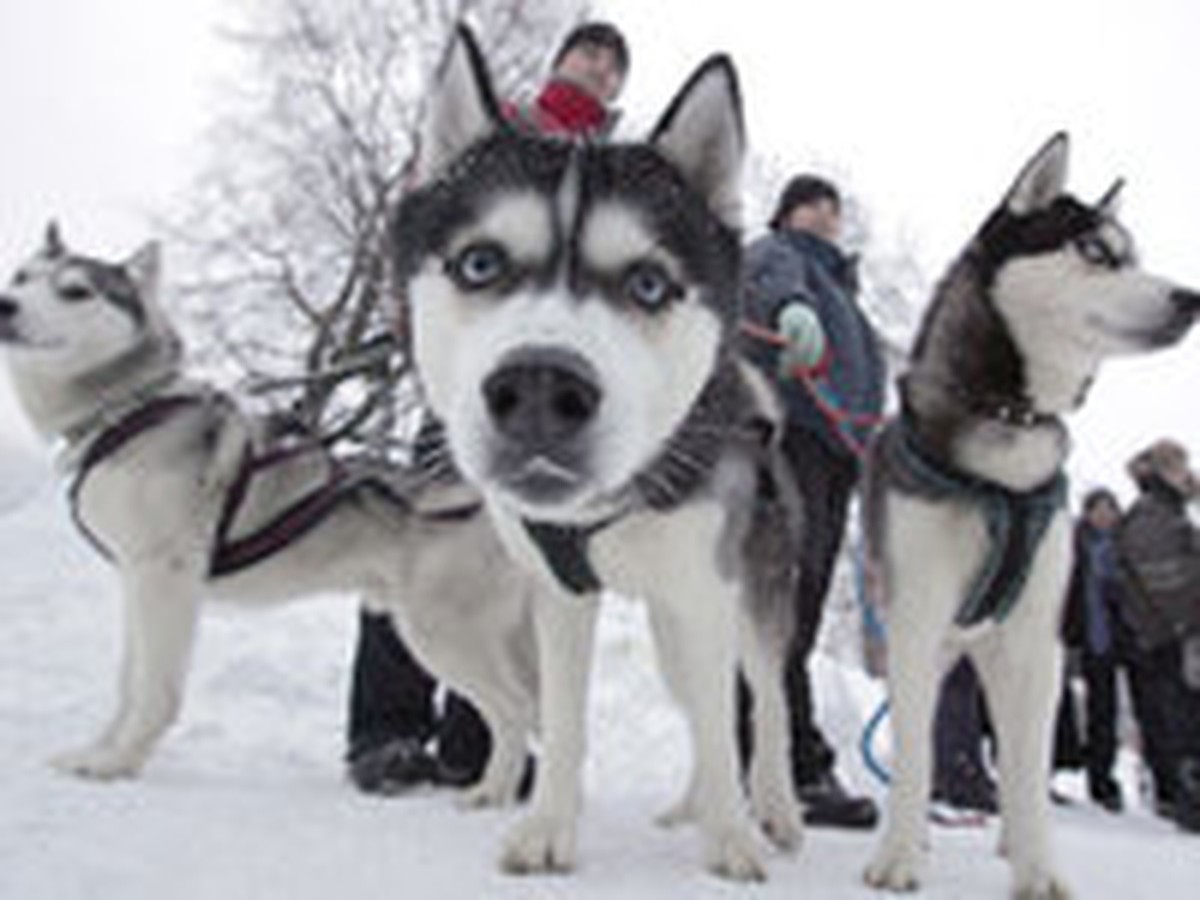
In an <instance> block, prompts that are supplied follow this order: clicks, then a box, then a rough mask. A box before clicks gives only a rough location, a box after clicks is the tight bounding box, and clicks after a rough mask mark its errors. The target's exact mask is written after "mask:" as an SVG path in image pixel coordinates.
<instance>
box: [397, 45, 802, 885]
mask: <svg viewBox="0 0 1200 900" xmlns="http://www.w3.org/2000/svg"><path fill="white" fill-rule="evenodd" d="M742 144H743V134H742V121H741V109H740V102H739V98H738V93H737V85H736V78H735V74H734V70H733V67H732V65H731V63H730V62H729V60H728V59H726V58H724V57H714V58H712V59H710V60H709V61H708V62H706V63H705V64H704V65H702V66H701V67H700V68H699V69H698V70H697V71H696V73H695V74H694V75H693V76H692V78H691V79H690V80H689V81H688V82H687V84H686V85H685V86H684V87H683V89H682V90H681V91H680V93H679V94H678V95H677V96H676V97H675V99H674V101H673V102H672V103H671V104H670V106H669V107H668V109H667V111H666V113H665V114H664V115H663V116H662V118H661V120H660V121H659V123H658V125H657V127H656V128H655V129H654V131H653V133H652V136H651V137H650V138H649V140H648V141H646V142H645V143H630V144H616V145H604V146H600V145H594V144H583V145H580V144H571V143H567V142H562V141H555V140H551V139H545V138H539V137H535V136H530V135H528V134H521V133H518V132H517V131H516V130H515V129H513V128H511V127H509V126H508V125H507V124H506V123H505V122H504V121H503V119H502V117H501V116H500V114H499V112H498V106H497V103H496V98H495V96H494V94H493V92H492V88H491V86H490V82H489V79H488V75H487V72H486V69H485V66H484V63H483V60H482V58H481V56H480V54H479V52H478V50H477V49H476V47H475V45H474V43H473V41H472V39H471V37H470V35H469V34H468V33H466V32H465V31H464V32H460V34H459V35H458V37H457V39H456V41H455V42H454V44H453V46H452V48H451V50H450V52H449V53H448V56H447V59H446V62H445V65H444V67H443V69H442V72H441V76H440V79H439V81H438V84H437V87H436V90H435V94H434V96H433V97H432V106H431V118H430V127H429V131H428V133H427V134H426V136H425V142H424V145H423V150H422V153H423V158H424V164H425V184H424V187H422V188H421V189H420V190H418V191H417V192H415V193H414V194H412V195H410V196H409V197H408V198H406V200H405V201H404V202H403V203H402V204H401V206H400V208H399V209H398V210H397V213H396V217H395V223H396V224H395V229H394V244H395V273H396V276H397V280H398V286H399V290H400V292H401V294H402V295H403V296H404V297H406V298H407V300H408V302H409V303H410V305H411V315H412V319H411V321H412V324H413V335H414V336H413V343H414V358H415V360H416V363H417V367H418V370H419V373H420V377H421V379H422V382H423V384H424V387H425V389H426V393H427V399H428V401H429V403H430V405H431V407H432V408H433V410H434V411H435V412H436V414H437V415H438V416H439V417H440V419H441V420H442V422H443V423H444V425H445V429H446V434H447V440H448V442H449V445H450V449H451V451H452V455H453V458H454V460H455V462H456V464H457V465H458V466H459V467H460V468H461V470H462V472H463V474H464V476H465V477H466V478H467V479H468V481H470V482H472V483H473V484H474V485H476V486H477V487H478V488H479V489H480V490H481V491H482V492H483V494H484V496H485V499H486V502H487V505H488V508H489V511H490V513H491V514H492V517H493V520H494V521H495V522H496V524H497V526H498V530H499V532H500V534H501V537H502V539H503V540H504V541H505V543H506V545H507V546H508V547H509V548H510V549H511V551H512V552H513V553H514V554H515V556H516V557H517V558H518V559H519V560H520V561H521V562H522V563H523V564H524V565H525V566H527V567H529V568H530V569H531V570H533V571H535V572H537V573H539V575H540V576H542V577H544V579H545V580H546V582H547V583H548V584H551V585H553V586H554V592H553V594H546V595H539V598H538V601H537V602H536V603H535V615H534V619H535V625H536V629H537V644H538V652H539V671H540V673H541V681H540V685H541V695H540V698H541V699H540V703H539V709H540V710H541V712H542V718H541V722H542V739H543V754H542V758H541V764H540V768H539V772H538V780H537V784H536V787H535V790H534V795H533V800H532V809H531V810H530V812H529V813H528V815H527V816H526V817H525V818H524V820H523V821H521V822H520V823H519V824H518V825H517V827H516V828H515V830H514V831H513V832H512V834H511V835H510V837H509V840H508V841H507V844H506V848H505V852H504V855H503V865H504V867H505V868H506V869H508V870H510V871H516V872H537V871H546V870H560V869H568V868H570V867H572V866H573V864H574V862H575V849H576V848H575V829H576V820H577V816H578V812H579V808H580V799H581V798H580V790H581V785H580V767H581V763H582V760H583V756H584V744H585V734H584V732H585V728H584V714H585V705H586V693H587V681H588V673H589V669H590V665H591V656H592V640H593V626H594V622H595V617H596V609H597V596H598V593H599V591H600V589H601V587H605V588H612V589H613V590H616V591H618V592H620V593H622V594H624V595H626V596H631V597H641V598H644V599H645V600H646V601H647V604H648V607H649V612H650V618H651V621H652V629H653V633H654V637H655V639H656V644H657V649H658V657H659V664H660V667H661V669H662V671H663V674H664V677H665V679H666V681H667V683H668V685H669V687H670V688H671V691H672V693H673V695H674V696H675V698H676V699H677V701H678V702H679V703H680V705H681V706H682V707H683V709H684V712H685V715H686V717H687V720H688V723H689V726H690V733H691V737H692V743H693V747H694V768H693V774H692V780H691V785H690V787H689V789H688V792H687V796H686V797H685V799H684V801H683V802H682V803H681V804H680V807H679V808H678V809H676V810H675V811H674V815H672V816H671V818H672V819H674V818H678V817H686V818H689V819H693V820H695V821H696V822H697V823H698V824H699V827H700V829H701V832H702V835H703V838H704V846H705V860H706V863H707V865H708V867H709V868H710V869H711V870H713V871H714V872H716V873H718V874H721V875H724V876H727V877H731V878H736V879H748V878H759V877H762V875H763V868H762V864H761V862H760V851H759V849H758V846H757V844H758V841H757V836H756V834H755V832H754V829H753V827H752V819H751V817H750V816H749V815H748V814H747V810H746V809H745V805H744V799H743V794H742V790H741V788H740V785H739V775H738V762H737V754H736V752H735V744H734V734H735V729H734V676H735V670H736V667H737V665H738V663H739V661H740V662H741V664H742V666H743V668H744V669H745V671H746V672H747V674H748V676H749V678H750V679H751V681H752V682H753V684H754V687H755V692H756V701H755V713H756V715H755V724H756V728H757V732H758V733H757V735H756V753H755V755H754V760H755V762H754V765H753V767H752V771H751V773H750V778H749V786H750V796H751V804H752V807H753V812H754V814H755V816H756V817H757V819H758V821H759V823H760V824H762V825H763V826H764V828H765V829H766V831H767V833H768V835H770V836H771V837H772V838H773V839H774V840H776V841H777V842H779V843H781V844H794V843H795V842H797V841H798V840H799V837H800V819H799V815H798V810H797V808H796V804H795V801H794V798H793V796H792V792H791V787H790V781H789V779H788V773H787V766H786V743H787V738H786V734H787V729H786V724H785V721H786V720H785V718H784V714H783V702H784V701H783V698H782V677H781V675H780V671H781V669H780V662H779V656H780V650H779V645H780V644H781V642H782V640H783V638H784V637H785V636H786V635H785V628H784V625H783V623H782V622H781V621H780V619H779V613H780V604H776V603H774V602H773V601H772V600H771V599H769V598H770V596H771V594H770V592H769V591H766V592H763V591H758V590H743V583H744V574H745V571H746V567H745V565H744V564H745V562H746V554H747V553H758V554H765V555H767V556H770V557H771V559H772V560H773V561H774V562H775V563H777V564H779V563H782V565H777V566H776V569H775V571H776V574H777V575H778V577H779V578H780V579H782V580H786V577H787V572H786V569H787V567H788V566H789V565H790V562H789V561H788V560H789V557H788V553H787V552H786V550H783V549H780V551H779V552H777V553H773V554H772V553H768V552H767V551H766V550H765V549H764V548H767V547H768V546H771V545H772V542H774V546H776V547H780V546H781V545H782V544H783V543H785V542H786V536H785V535H784V534H783V530H781V529H772V528H770V527H766V526H765V524H764V523H765V521H766V518H764V516H763V515H762V514H761V512H756V510H761V509H762V507H761V506H758V507H756V506H755V505H754V504H753V502H752V501H753V498H754V495H755V493H756V491H761V481H760V480H759V477H758V475H756V471H755V466H756V461H755V460H756V458H755V453H756V443H755V439H754V434H753V429H752V427H751V421H752V419H753V417H754V405H755V404H754V400H753V398H752V394H751V389H750V387H749V386H748V385H747V382H746V381H745V378H746V377H747V376H746V375H745V374H744V373H743V372H742V371H741V370H739V367H738V364H737V362H736V354H735V349H734V347H735V344H734V337H735V329H736V323H737V319H738V302H737V291H738V269H739V242H738V234H737V231H736V219H737V212H738V194H739V169H740V163H741V156H742V149H743V147H742ZM767 518H769V517H767ZM748 529H750V530H751V531H756V532H757V536H754V535H751V537H747V531H748ZM751 568H753V569H754V576H755V577H756V578H758V577H762V574H763V572H764V568H763V567H757V568H756V567H751ZM765 569H766V570H770V569H771V565H770V564H768V565H767V566H766V567H765ZM739 640H740V642H741V644H740V649H739Z"/></svg>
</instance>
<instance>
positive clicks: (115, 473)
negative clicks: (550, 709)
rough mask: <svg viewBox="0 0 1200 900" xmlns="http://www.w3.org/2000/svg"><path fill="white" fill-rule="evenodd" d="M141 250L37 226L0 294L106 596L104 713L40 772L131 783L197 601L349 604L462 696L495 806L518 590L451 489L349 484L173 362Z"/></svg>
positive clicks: (508, 743) (176, 693) (173, 697)
mask: <svg viewBox="0 0 1200 900" xmlns="http://www.w3.org/2000/svg"><path fill="white" fill-rule="evenodd" d="M158 268H159V266H158V252H157V249H156V247H155V245H148V246H147V247H146V248H144V249H143V250H141V251H139V252H138V253H137V254H136V255H135V256H133V257H132V258H131V259H130V260H128V261H126V262H124V263H121V264H110V263H107V262H102V261H99V260H96V259H92V258H88V257H86V256H81V255H77V254H75V253H72V252H70V251H69V250H68V249H67V248H66V247H65V246H64V244H63V242H62V240H61V239H60V237H59V235H58V232H57V229H55V228H54V227H51V229H50V230H49V232H48V233H47V237H46V241H45V245H44V247H43V248H42V249H41V250H40V252H38V253H37V254H36V255H35V256H34V257H33V258H32V259H31V260H29V261H28V262H27V263H26V264H25V265H24V266H22V267H21V268H20V269H19V270H18V271H17V273H16V275H15V277H14V278H13V279H12V281H11V283H10V284H9V286H8V287H7V288H6V289H5V290H4V291H3V294H2V295H0V341H2V342H3V344H4V345H5V349H6V350H7V354H6V355H7V359H8V363H9V367H10V370H11V373H12V380H13V384H14V387H15V389H16V392H17V394H18V396H19V398H20V400H21V401H22V403H23V406H24V408H25V411H26V412H27V413H28V415H29V417H30V419H31V420H32V422H33V424H34V425H35V426H36V427H37V428H38V430H39V431H40V432H41V433H42V434H43V435H45V436H47V437H49V438H55V439H58V440H59V441H61V442H62V443H63V444H64V445H65V454H66V455H65V459H66V460H67V467H68V470H69V471H70V472H71V474H72V479H73V480H72V483H71V489H70V499H71V504H72V512H73V514H74V516H75V519H76V522H77V524H78V525H79V527H80V529H81V530H82V531H83V532H84V533H85V534H86V535H87V536H88V537H89V538H90V539H91V540H92V541H93V543H94V544H95V545H96V546H97V547H98V548H99V549H100V550H101V551H102V552H103V553H104V554H105V555H107V556H108V557H109V559H110V560H111V561H112V562H113V564H114V565H115V566H116V568H117V570H118V572H119V575H120V579H121V585H122V589H123V594H124V598H123V599H124V616H125V627H124V648H123V659H122V663H121V673H120V684H119V705H118V708H117V711H116V715H115V716H114V717H113V719H112V721H111V724H110V725H109V726H108V727H107V728H106V729H105V730H104V731H103V733H102V734H101V735H100V736H99V737H98V738H97V739H96V740H95V741H94V742H93V743H92V744H91V745H89V746H88V747H86V748H85V749H83V750H80V751H78V752H74V753H70V754H67V755H65V756H63V757H61V758H60V759H58V760H56V762H57V764H58V765H59V766H60V767H62V768H64V769H66V770H68V771H70V772H74V773H76V774H79V775H82V776H85V777H90V778H115V777H119V776H132V775H134V774H136V773H137V772H138V771H139V769H140V768H141V767H142V765H143V763H144V762H145V761H146V759H147V757H148V756H149V754H150V753H151V751H152V750H153V748H154V745H155V744H156V742H157V741H158V739H159V737H160V736H161V735H162V733H163V732H164V730H165V729H166V728H167V727H168V726H169V725H170V723H171V722H172V720H173V719H174V718H175V716H176V714H177V711H178V709H179V706H180V701H181V698H182V695H183V690H184V681H185V678H186V674H187V669H188V662H189V656H190V653H191V648H192V643H193V637H194V631H195V627H196V621H197V615H198V611H199V604H200V600H201V598H202V597H203V596H211V597H213V598H214V599H215V598H220V599H229V600H237V601H246V602H257V603H262V602H278V601H285V600H292V599H297V598H300V597H309V596H315V595H318V594H323V593H324V594H328V593H329V592H353V593H355V594H358V595H359V596H360V597H361V598H362V600H363V601H364V602H365V603H367V604H368V605H370V606H372V607H374V608H377V609H379V610H380V611H384V612H389V613H391V615H392V616H393V618H394V620H395V621H396V622H397V623H398V624H399V625H400V627H401V630H402V631H403V632H404V633H405V635H406V637H408V638H409V639H410V640H411V641H412V643H413V646H414V650H415V651H416V652H417V653H418V655H420V656H421V657H422V658H423V660H425V661H426V662H427V663H428V664H429V665H430V666H431V667H432V668H433V669H434V670H435V671H437V672H438V673H439V674H441V675H442V676H443V677H445V679H446V680H447V681H448V682H449V683H451V684H453V685H454V686H455V687H456V688H457V689H459V690H461V691H462V692H463V693H464V694H465V695H466V696H468V697H469V698H471V699H472V700H473V701H474V702H475V703H476V704H477V705H478V707H479V709H480V710H481V712H482V714H483V716H484V718H485V719H486V720H487V722H488V725H489V727H490V728H491V731H492V734H493V736H494V737H495V738H496V740H495V744H494V746H495V750H494V752H493V755H492V758H491V760H490V762H489V766H488V768H487V770H486V772H485V775H484V778H483V780H482V781H481V782H480V783H479V785H478V786H477V788H476V789H475V790H474V791H473V792H472V793H471V794H470V795H469V797H468V800H469V801H471V802H474V803H477V804H481V805H482V804H491V803H502V802H505V801H508V800H510V799H512V798H514V797H515V795H516V789H517V785H518V782H519V780H520V776H521V771H522V767H523V765H524V760H525V753H526V749H525V744H526V740H527V735H528V734H529V732H530V730H531V729H532V727H533V725H534V722H533V718H534V713H535V706H534V704H535V703H536V668H535V667H536V653H535V651H534V648H533V627H532V622H531V620H530V606H531V604H530V600H529V596H528V593H529V591H530V590H531V589H533V587H534V584H533V581H532V579H530V578H529V577H528V576H526V575H525V574H523V573H522V572H521V571H520V570H519V569H517V568H516V567H515V566H513V565H512V564H511V563H509V562H508V561H507V560H508V556H507V554H506V553H505V551H504V550H503V548H502V546H501V544H500V543H499V541H498V540H497V538H496V535H495V532H494V531H493V529H492V527H491V526H490V524H489V523H488V521H487V517H486V516H484V515H483V514H482V508H481V506H480V504H479V501H478V498H477V497H476V496H475V495H474V494H473V493H472V492H469V491H468V492H466V494H465V495H464V488H463V486H462V485H459V486H457V487H455V486H454V485H451V484H442V483H436V484H432V485H427V486H417V484H416V483H415V481H414V483H413V484H411V485H409V489H405V488H404V487H403V486H401V487H396V486H394V485H391V484H389V485H387V486H385V485H384V484H382V483H381V482H380V481H378V480H377V479H375V478H373V477H356V476H355V474H354V473H352V472H351V471H349V470H347V469H346V468H345V467H344V466H343V465H342V464H340V463H339V462H337V461H335V460H334V459H333V458H332V457H331V456H330V455H329V454H328V453H327V452H326V451H325V450H324V449H323V448H320V447H318V446H316V445H314V444H313V443H311V442H309V443H307V444H300V445H297V446H281V445H280V444H279V443H278V442H276V441H272V440H269V439H268V437H267V431H268V429H267V426H266V424H265V423H264V422H263V421H261V420H258V419H255V418H252V417H250V416H248V415H245V414H243V413H242V412H240V411H239V410H238V408H237V407H236V405H235V404H234V402H233V400H232V399H231V398H230V397H229V396H228V395H226V394H222V393H219V392H217V391H216V390H214V389H213V388H211V387H210V386H207V385H205V384H203V383H199V382H197V381H195V380H190V379H188V378H187V377H186V376H185V374H184V372H183V367H182V355H181V348H180V343H179V341H178V340H177V338H176V335H175V333H174V331H173V329H172V328H171V326H170V323H169V322H168V320H167V318H166V317H165V315H164V313H163V311H162V309H161V304H160V303H159V302H158V298H157V283H158Z"/></svg>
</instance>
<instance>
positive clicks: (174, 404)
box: [67, 394, 206, 560]
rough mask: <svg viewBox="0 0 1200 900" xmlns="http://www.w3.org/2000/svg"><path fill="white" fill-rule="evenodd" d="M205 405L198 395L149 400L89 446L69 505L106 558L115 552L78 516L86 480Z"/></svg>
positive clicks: (81, 463)
mask: <svg viewBox="0 0 1200 900" xmlns="http://www.w3.org/2000/svg"><path fill="white" fill-rule="evenodd" d="M205 402H206V398H205V397H204V396H200V395H196V394H180V395H168V396H164V397H158V398H155V399H153V400H149V401H147V402H146V403H144V404H142V405H141V406H139V407H138V408H137V409H135V410H133V411H132V412H130V413H128V414H127V415H125V416H122V417H121V418H120V419H118V420H117V421H116V422H115V423H114V424H112V425H110V426H108V427H107V428H105V429H104V430H103V431H101V432H100V434H99V436H98V437H97V438H96V439H95V440H93V441H92V442H91V443H90V444H89V445H88V448H87V450H86V451H85V452H84V454H83V458H82V459H81V460H80V461H79V470H78V471H77V472H76V473H75V480H74V481H72V482H71V487H70V489H69V491H68V492H67V502H68V504H69V506H70V508H71V519H72V520H73V521H74V522H75V527H76V528H78V529H79V531H80V533H82V534H83V536H84V537H85V538H87V540H88V542H89V543H90V544H91V545H92V546H93V547H95V548H96V550H97V551H98V552H99V553H100V555H101V556H103V557H104V558H105V559H109V560H111V559H112V551H111V550H109V549H108V547H106V546H105V545H104V542H103V541H101V540H100V538H99V537H98V536H97V535H96V533H95V532H93V531H92V530H91V529H90V528H88V526H87V523H86V522H84V521H83V517H82V516H81V515H80V514H79V495H80V494H81V493H82V492H83V484H84V482H85V481H87V477H88V475H90V474H91V472H92V469H94V468H95V467H96V466H98V465H100V463H102V462H104V461H105V460H107V459H108V458H109V457H111V456H113V455H114V454H116V453H117V452H118V451H119V450H120V449H121V448H122V447H124V446H125V445H126V444H128V443H129V442H131V441H133V440H134V439H135V438H138V437H140V436H141V435H142V434H144V433H145V432H147V431H149V430H150V429H151V428H156V427H158V426H159V425H161V424H162V423H163V422H166V421H167V420H168V419H170V418H171V417H172V416H174V415H175V414H176V413H179V412H183V411H184V410H186V409H191V408H192V407H194V406H197V405H198V404H202V403H205Z"/></svg>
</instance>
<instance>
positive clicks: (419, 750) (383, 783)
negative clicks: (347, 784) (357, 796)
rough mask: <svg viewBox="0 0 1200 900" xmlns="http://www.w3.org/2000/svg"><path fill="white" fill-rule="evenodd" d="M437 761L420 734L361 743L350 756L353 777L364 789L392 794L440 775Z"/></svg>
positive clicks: (348, 762)
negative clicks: (411, 736) (377, 742)
mask: <svg viewBox="0 0 1200 900" xmlns="http://www.w3.org/2000/svg"><path fill="white" fill-rule="evenodd" d="M437 768H438V766H437V761H436V760H434V758H433V756H432V755H430V753H429V751H428V750H426V749H425V745H424V743H423V742H422V741H421V740H420V739H418V738H394V739H392V740H390V741H385V742H383V743H380V744H372V745H369V746H363V747H357V748H354V749H352V750H351V751H350V754H349V756H348V757H347V771H348V774H349V776H350V780H351V781H352V782H353V783H354V786H355V787H356V788H358V789H359V790H360V791H362V792H364V793H367V794H380V795H382V796H385V797H391V796H394V795H396V794H402V793H404V792H405V791H409V790H411V789H412V788H414V787H417V786H418V785H422V784H429V783H432V782H433V781H434V780H435V778H436V777H437V774H438V772H437Z"/></svg>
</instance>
